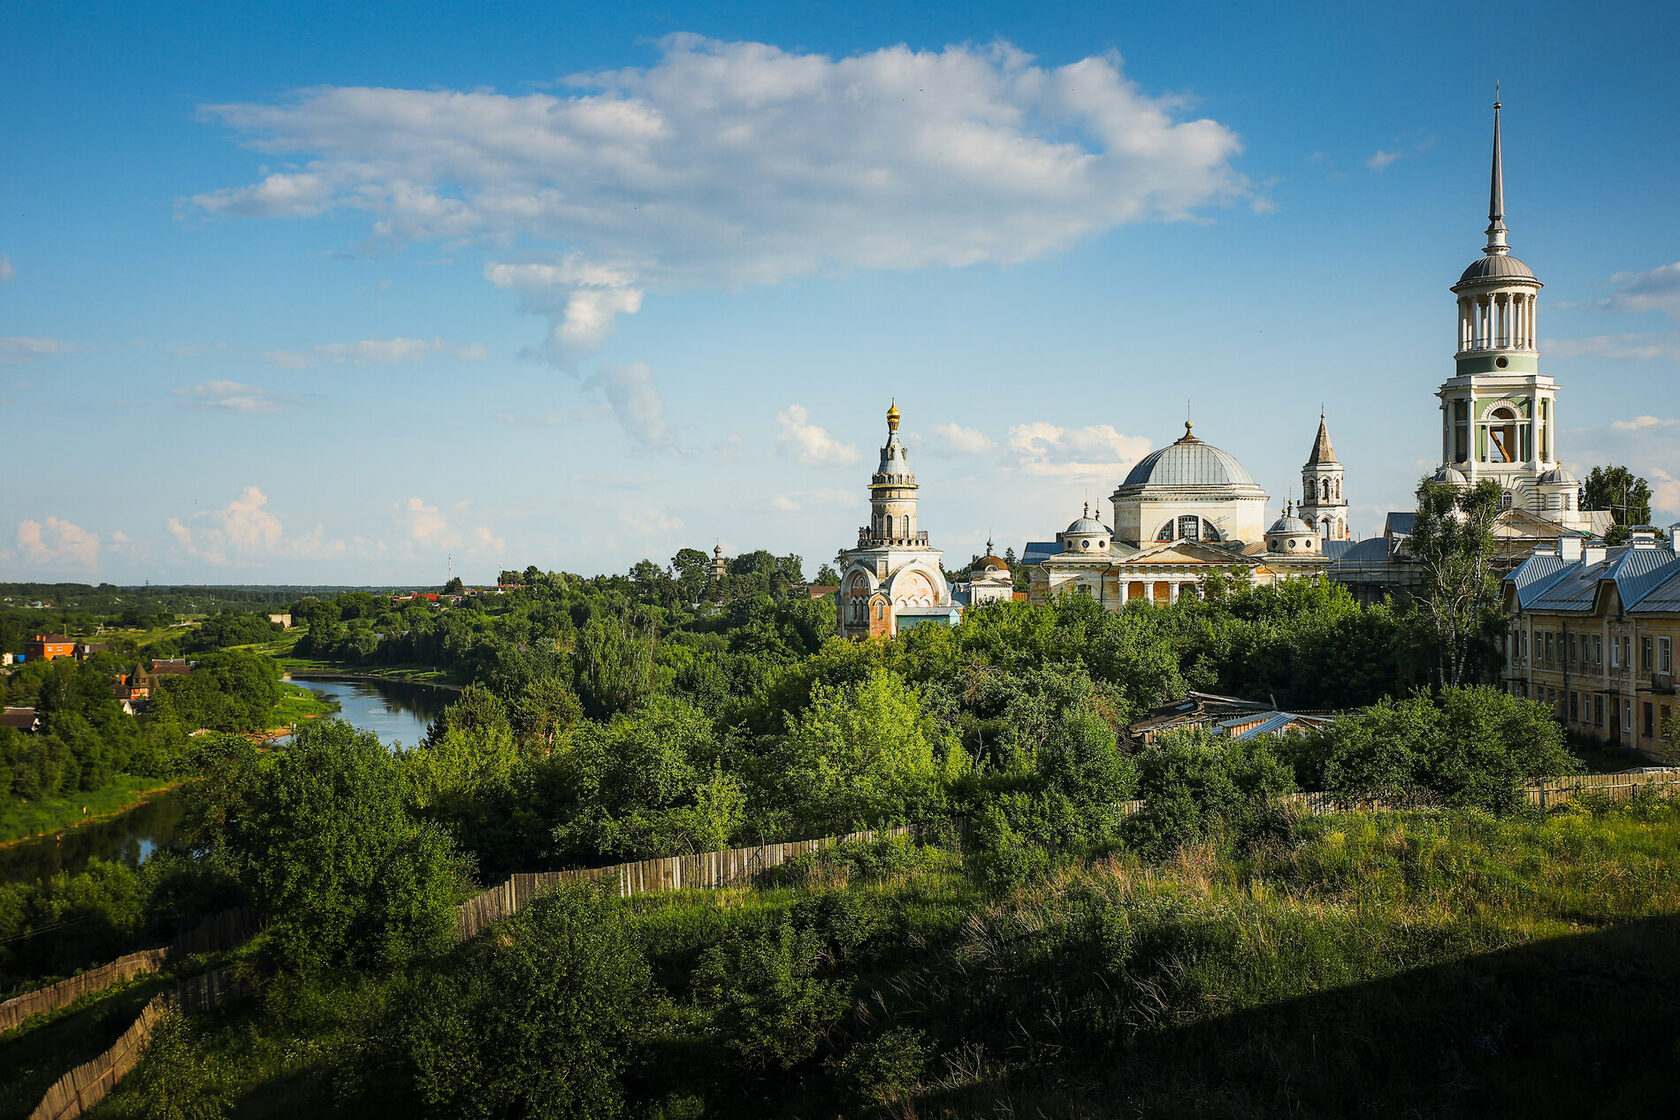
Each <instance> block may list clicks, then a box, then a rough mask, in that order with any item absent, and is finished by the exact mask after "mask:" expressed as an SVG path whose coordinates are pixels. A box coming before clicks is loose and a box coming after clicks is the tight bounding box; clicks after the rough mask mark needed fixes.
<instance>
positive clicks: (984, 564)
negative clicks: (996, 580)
mask: <svg viewBox="0 0 1680 1120" xmlns="http://www.w3.org/2000/svg"><path fill="white" fill-rule="evenodd" d="M1008 570H1009V565H1008V564H1007V563H1005V562H1004V560H1003V558H1002V557H1000V556H991V555H987V556H982V557H980V559H978V560H976V561H975V562H974V567H972V568H970V569H969V571H970V572H972V573H973V574H974V575H977V576H978V575H985V574H986V573H987V572H1007V571H1008Z"/></svg>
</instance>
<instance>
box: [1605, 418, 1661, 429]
mask: <svg viewBox="0 0 1680 1120" xmlns="http://www.w3.org/2000/svg"><path fill="white" fill-rule="evenodd" d="M1674 424H1675V422H1674V421H1673V420H1664V419H1662V418H1661V417H1658V416H1635V417H1634V418H1633V419H1632V420H1613V421H1611V423H1610V427H1612V428H1614V429H1615V430H1616V431H1618V432H1638V431H1643V430H1644V429H1646V428H1672V427H1674Z"/></svg>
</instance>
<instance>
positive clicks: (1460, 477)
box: [1434, 466, 1470, 486]
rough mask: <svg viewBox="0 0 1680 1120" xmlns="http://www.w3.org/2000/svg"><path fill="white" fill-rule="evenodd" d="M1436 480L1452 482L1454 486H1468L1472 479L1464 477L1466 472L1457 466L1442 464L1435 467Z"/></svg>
mask: <svg viewBox="0 0 1680 1120" xmlns="http://www.w3.org/2000/svg"><path fill="white" fill-rule="evenodd" d="M1434 480H1435V481H1436V482H1450V483H1452V484H1453V485H1454V486H1467V485H1469V482H1470V480H1469V479H1468V478H1465V477H1464V472H1463V471H1461V470H1459V469H1458V468H1457V467H1447V466H1441V467H1436V468H1435V479H1434Z"/></svg>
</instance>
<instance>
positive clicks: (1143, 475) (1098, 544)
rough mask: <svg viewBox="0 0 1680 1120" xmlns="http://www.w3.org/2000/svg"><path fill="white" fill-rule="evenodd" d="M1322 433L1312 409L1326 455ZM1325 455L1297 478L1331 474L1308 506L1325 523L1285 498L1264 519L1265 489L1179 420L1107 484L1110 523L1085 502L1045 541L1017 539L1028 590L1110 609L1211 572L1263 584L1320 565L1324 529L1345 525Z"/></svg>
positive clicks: (1153, 598) (1186, 587) (1336, 470)
mask: <svg viewBox="0 0 1680 1120" xmlns="http://www.w3.org/2000/svg"><path fill="white" fill-rule="evenodd" d="M1329 439H1330V437H1329V434H1328V432H1327V430H1326V429H1325V425H1324V420H1323V418H1322V417H1320V419H1319V442H1320V443H1321V444H1322V445H1323V446H1324V448H1325V450H1326V452H1327V453H1328V449H1329ZM1315 450H1316V448H1315ZM1328 458H1329V461H1328V462H1320V463H1318V464H1316V465H1315V464H1314V463H1313V462H1310V461H1309V463H1308V464H1307V466H1306V467H1304V468H1303V479H1305V478H1306V477H1307V476H1308V474H1309V473H1310V472H1314V471H1317V472H1319V473H1317V474H1313V475H1312V477H1314V478H1315V479H1317V478H1318V477H1319V476H1320V475H1322V476H1323V477H1325V478H1329V477H1331V475H1332V473H1333V475H1334V478H1335V482H1334V485H1333V486H1332V487H1331V488H1329V489H1327V490H1325V491H1324V493H1325V497H1324V499H1323V501H1322V503H1321V504H1320V505H1319V506H1317V507H1315V508H1316V509H1317V510H1319V511H1322V512H1323V514H1324V516H1325V517H1326V518H1327V519H1328V520H1327V522H1326V524H1325V525H1324V526H1320V525H1318V524H1309V523H1308V521H1307V520H1306V519H1305V518H1304V517H1303V516H1300V515H1298V514H1297V513H1296V512H1295V510H1294V508H1293V506H1291V507H1289V508H1287V509H1285V510H1283V511H1282V513H1281V515H1280V516H1279V517H1277V518H1276V519H1275V520H1270V521H1269V520H1268V518H1267V514H1266V505H1267V502H1268V500H1269V499H1268V497H1267V494H1266V492H1265V491H1264V490H1263V489H1261V488H1260V486H1259V485H1258V484H1257V483H1256V482H1255V481H1254V478H1253V476H1252V475H1250V474H1249V473H1248V470H1247V468H1245V467H1244V466H1243V465H1242V463H1240V462H1239V461H1238V460H1237V458H1236V457H1235V456H1234V455H1232V454H1230V453H1229V452H1228V451H1225V450H1223V449H1221V448H1219V447H1215V446H1214V445H1213V444H1211V443H1208V442H1206V441H1204V440H1202V439H1201V438H1199V437H1198V436H1197V435H1196V434H1195V428H1194V425H1192V424H1191V423H1189V422H1186V423H1185V425H1184V435H1182V436H1181V437H1179V438H1178V439H1177V440H1175V441H1174V442H1173V443H1171V444H1168V445H1167V446H1166V447H1163V448H1160V449H1159V450H1156V451H1152V452H1150V453H1149V454H1148V455H1145V456H1144V457H1143V458H1142V459H1140V460H1138V462H1137V465H1136V466H1134V467H1132V469H1131V471H1130V472H1129V473H1128V474H1127V475H1126V478H1125V480H1124V481H1123V482H1121V483H1120V485H1119V486H1118V487H1116V488H1115V490H1114V493H1113V494H1112V495H1111V496H1110V498H1109V502H1110V506H1111V508H1112V511H1113V527H1112V528H1110V527H1109V526H1108V525H1105V524H1103V522H1102V520H1101V518H1100V516H1093V511H1092V510H1091V508H1090V507H1089V506H1087V507H1086V509H1085V512H1084V513H1083V514H1082V515H1081V516H1080V517H1079V518H1077V519H1076V520H1075V521H1074V522H1073V523H1072V524H1070V525H1069V526H1068V527H1067V528H1066V529H1065V530H1063V531H1062V532H1060V533H1057V534H1056V539H1055V541H1053V542H1045V543H1039V544H1029V545H1028V546H1027V552H1026V555H1025V556H1024V557H1023V559H1025V560H1027V561H1028V562H1031V563H1032V564H1033V565H1034V566H1033V572H1032V582H1031V585H1030V589H1029V591H1028V595H1029V598H1031V599H1032V601H1033V602H1047V601H1048V600H1050V599H1051V598H1053V597H1055V596H1057V595H1064V594H1070V593H1071V594H1081V595H1089V596H1091V597H1092V598H1094V599H1096V600H1097V602H1098V603H1100V604H1102V606H1104V607H1105V608H1107V609H1109V610H1120V609H1121V608H1122V607H1124V606H1125V605H1126V604H1127V603H1130V602H1133V601H1135V600H1140V599H1141V600H1147V601H1150V602H1155V603H1162V604H1165V603H1171V602H1176V601H1177V600H1178V598H1179V597H1180V596H1181V595H1185V594H1199V593H1200V589H1201V585H1202V582H1203V581H1204V580H1205V579H1207V577H1208V576H1210V575H1212V574H1214V573H1223V574H1227V575H1233V576H1240V577H1241V578H1243V579H1246V580H1250V581H1253V582H1256V583H1272V582H1275V581H1276V580H1280V579H1290V578H1296V577H1300V576H1308V575H1313V574H1315V573H1317V572H1320V571H1323V570H1324V567H1325V565H1326V563H1327V560H1326V558H1325V555H1324V534H1325V533H1326V532H1330V533H1334V532H1336V531H1338V525H1339V526H1340V530H1339V531H1341V532H1344V533H1345V532H1346V528H1345V526H1346V513H1345V509H1346V506H1345V503H1344V500H1343V499H1342V497H1341V466H1340V464H1335V463H1334V456H1333V455H1329V456H1328ZM1332 469H1333V470H1332ZM1338 511H1340V520H1339V521H1338V520H1337V516H1336V514H1337V512H1338Z"/></svg>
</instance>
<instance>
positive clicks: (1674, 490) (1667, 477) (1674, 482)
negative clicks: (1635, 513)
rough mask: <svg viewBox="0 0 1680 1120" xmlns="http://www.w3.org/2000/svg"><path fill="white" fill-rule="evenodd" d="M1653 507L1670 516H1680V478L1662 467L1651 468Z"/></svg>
mask: <svg viewBox="0 0 1680 1120" xmlns="http://www.w3.org/2000/svg"><path fill="white" fill-rule="evenodd" d="M1651 507H1652V510H1653V512H1654V511H1656V510H1662V511H1663V512H1664V513H1666V514H1668V516H1670V517H1674V516H1680V478H1675V477H1674V476H1673V475H1671V474H1669V473H1668V472H1667V471H1665V470H1663V469H1662V468H1661V467H1652V468H1651Z"/></svg>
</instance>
